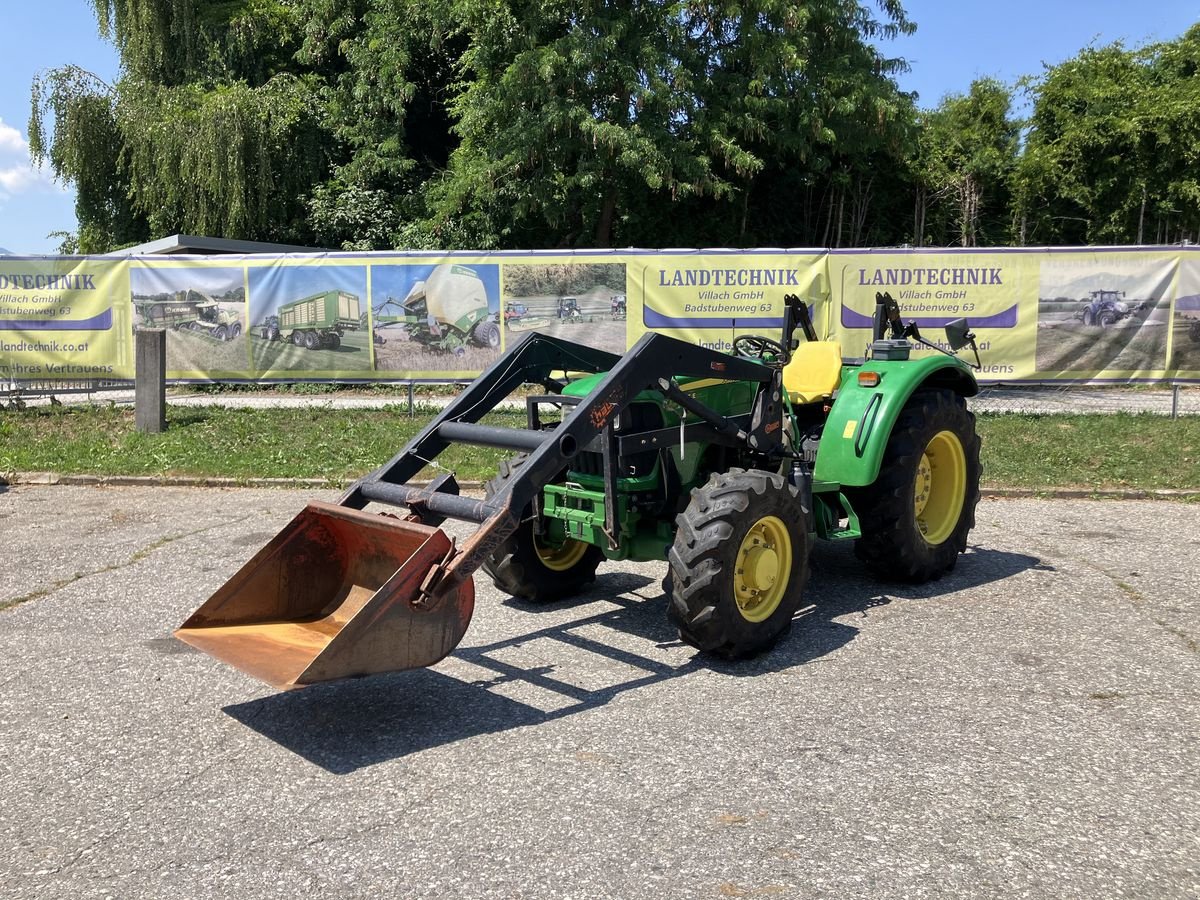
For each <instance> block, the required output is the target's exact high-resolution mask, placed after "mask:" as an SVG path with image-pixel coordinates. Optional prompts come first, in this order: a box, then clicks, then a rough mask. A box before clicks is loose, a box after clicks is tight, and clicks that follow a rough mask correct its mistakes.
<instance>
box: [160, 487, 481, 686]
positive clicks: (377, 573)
mask: <svg viewBox="0 0 1200 900" xmlns="http://www.w3.org/2000/svg"><path fill="white" fill-rule="evenodd" d="M452 549H453V544H452V542H451V540H450V538H449V537H448V536H447V535H446V534H445V532H443V531H442V530H441V529H438V528H431V527H429V526H427V525H420V524H417V523H414V522H408V521H404V520H400V519H396V518H394V517H390V516H380V515H374V514H370V513H364V512H360V511H358V510H354V509H348V508H346V507H342V506H334V505H332V504H328V503H317V502H314V503H310V504H309V505H308V506H307V507H306V508H305V509H304V511H303V512H301V513H300V514H299V515H298V516H296V518H294V519H293V520H292V521H291V522H290V523H289V524H288V525H287V527H285V528H284V529H283V530H282V531H281V532H280V533H279V534H277V535H276V536H275V538H274V539H273V540H272V541H271V542H270V543H269V544H267V545H266V546H265V547H263V549H262V550H260V551H259V552H258V554H257V555H256V556H255V557H254V558H253V559H251V560H250V561H249V562H248V563H246V565H244V566H242V568H241V569H240V570H239V571H238V572H237V574H236V575H234V576H233V577H232V578H230V579H229V581H228V582H226V584H225V585H224V586H223V587H221V589H220V590H218V591H217V592H216V593H215V594H213V595H212V597H210V598H209V599H208V601H207V602H206V603H205V604H204V605H203V606H201V607H200V608H199V609H198V610H196V612H195V613H193V614H192V616H191V618H189V619H188V620H187V621H186V622H184V623H183V626H182V627H180V628H179V629H178V630H177V631H176V632H175V636H176V637H177V638H179V639H180V640H181V641H184V642H186V643H188V644H191V645H192V646H193V647H196V648H198V649H200V650H203V651H204V652H205V653H207V654H209V655H210V656H214V657H216V658H217V659H220V660H222V661H224V662H226V663H229V664H230V665H231V666H233V667H235V668H237V669H241V670H242V671H243V672H246V673H247V674H249V675H253V676H254V677H255V678H258V679H261V680H262V681H265V682H267V683H268V684H271V685H274V686H275V687H278V688H282V689H288V688H295V687H303V686H304V685H308V684H316V683H318V682H322V681H334V680H336V679H339V678H353V677H355V676H359V675H373V674H377V673H380V672H395V671H399V670H402V669H413V668H418V667H420V666H429V665H433V664H434V663H435V662H437V661H438V660H440V659H442V658H443V657H444V656H446V654H448V653H449V652H450V651H451V650H453V649H454V647H455V646H457V645H458V642H459V641H460V640H462V636H463V634H465V633H466V630H467V625H468V623H469V622H470V621H471V612H472V610H473V609H474V606H475V588H474V585H473V583H472V582H471V580H470V579H467V580H466V581H465V582H463V584H462V585H461V586H460V587H458V588H457V589H456V590H454V591H451V592H450V593H448V594H447V595H446V596H444V597H442V598H440V599H438V600H437V601H436V602H434V603H433V604H431V605H429V606H422V605H420V604H417V603H414V601H416V600H417V598H418V596H419V589H420V587H421V583H422V582H423V581H424V580H425V578H426V576H427V575H428V573H429V571H430V570H431V569H432V568H434V567H436V566H438V565H440V564H441V563H442V562H443V561H444V560H445V559H446V558H447V556H448V554H450V553H451V551H452Z"/></svg>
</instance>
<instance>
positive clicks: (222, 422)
mask: <svg viewBox="0 0 1200 900" xmlns="http://www.w3.org/2000/svg"><path fill="white" fill-rule="evenodd" d="M435 412H436V411H435V410H433V409H424V410H419V411H418V414H417V415H416V416H415V417H412V418H410V417H409V416H408V415H406V410H404V409H395V410H387V409H383V410H355V409H347V410H340V409H330V408H328V407H307V408H303V409H228V408H224V407H170V408H169V409H168V412H167V423H168V428H167V431H166V432H164V433H163V434H158V435H150V434H141V433H139V432H138V431H136V430H135V428H134V419H133V412H132V410H129V409H125V408H116V407H108V406H90V407H89V406H63V407H39V408H36V409H26V410H23V411H19V412H18V411H7V412H0V474H3V473H4V472H58V473H61V474H68V475H156V476H167V475H192V476H201V477H214V478H219V477H224V478H235V479H236V478H247V479H249V478H324V479H328V480H329V481H330V482H331V483H332V482H340V481H342V480H344V479H346V478H353V477H356V476H358V475H361V474H363V473H365V472H367V471H370V470H371V469H373V468H375V467H376V466H378V465H380V464H381V463H383V462H386V461H387V460H388V459H390V458H391V457H392V456H394V455H395V454H396V453H397V452H398V451H399V450H400V449H401V448H402V447H403V446H404V444H405V443H406V442H407V441H408V440H409V439H410V438H411V437H412V436H413V435H414V434H416V432H417V431H418V429H420V428H421V427H422V426H424V425H425V424H426V423H427V422H428V421H429V419H430V418H432V416H433V415H434V414H435ZM483 421H484V422H485V423H487V424H493V425H507V426H516V427H519V426H521V425H523V424H524V413H523V412H521V411H516V410H513V411H496V412H493V413H491V414H489V415H488V416H487V417H486V418H485V419H484V420H483ZM978 428H979V433H980V435H981V437H982V439H983V451H982V454H983V466H984V484H985V485H988V486H993V487H1016V488H1032V489H1038V488H1050V487H1067V488H1084V489H1087V488H1095V489H1100V488H1127V489H1134V490H1156V489H1157V490H1161V489H1175V490H1186V489H1197V488H1200V418H1196V417H1189V418H1181V419H1175V420H1171V419H1167V418H1164V417H1162V416H1155V415H1148V414H1140V415H1132V414H1128V413H1116V414H1111V415H1091V416H1083V415H1079V416H1077V415H1023V414H1014V413H1001V414H985V415H980V416H979V418H978ZM505 455H506V453H505V451H499V450H488V449H483V448H479V447H463V446H455V447H451V448H450V449H449V450H448V451H447V452H446V453H444V454H443V455H442V456H441V457H439V460H438V462H439V464H440V465H441V466H443V467H445V468H448V469H452V470H454V471H455V472H456V473H457V474H458V478H459V480H461V481H486V480H487V479H489V478H491V477H492V475H494V474H495V471H496V465H497V463H498V462H499V461H500V459H501V458H503V457H504V456H505Z"/></svg>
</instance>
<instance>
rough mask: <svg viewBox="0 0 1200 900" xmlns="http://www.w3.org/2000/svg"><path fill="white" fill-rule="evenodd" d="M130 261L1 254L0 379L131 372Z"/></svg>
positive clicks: (125, 374)
mask: <svg viewBox="0 0 1200 900" xmlns="http://www.w3.org/2000/svg"><path fill="white" fill-rule="evenodd" d="M129 313H130V306H129V267H128V265H127V264H126V263H125V262H123V261H120V260H101V259H57V258H46V257H40V258H36V259H21V258H17V257H0V378H5V379H7V380H12V381H21V380H39V381H42V380H65V379H74V380H80V379H107V378H132V377H133V349H132V348H133V333H132V328H131V324H130V318H129Z"/></svg>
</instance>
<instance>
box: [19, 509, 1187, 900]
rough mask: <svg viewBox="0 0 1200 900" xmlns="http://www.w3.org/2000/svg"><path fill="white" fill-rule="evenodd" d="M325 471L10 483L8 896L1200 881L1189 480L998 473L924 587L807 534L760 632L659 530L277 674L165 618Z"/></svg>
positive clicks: (718, 893)
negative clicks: (753, 641)
mask: <svg viewBox="0 0 1200 900" xmlns="http://www.w3.org/2000/svg"><path fill="white" fill-rule="evenodd" d="M306 496H307V495H306V494H299V493H293V492H288V491H262V490H240V491H234V490H230V491H219V490H198V489H191V490H189V489H175V488H159V489H131V488H125V489H121V488H107V489H106V488H83V487H80V488H68V487H45V488H39V487H33V486H26V487H18V488H13V489H9V490H8V491H6V492H3V493H0V536H2V537H3V541H2V542H0V546H3V549H4V564H3V566H2V567H0V605H3V604H14V605H11V606H9V608H7V609H5V610H3V611H0V895H3V896H6V897H22V898H25V897H39V898H43V897H44V898H51V897H53V898H59V897H62V898H86V897H108V896H111V897H118V898H139V897H148V898H149V897H154V898H158V897H186V898H205V897H214V898H215V897H221V898H225V897H237V898H239V900H241V898H259V897H296V896H299V895H302V894H303V895H306V896H313V897H355V898H379V897H398V898H399V897H403V898H409V897H417V898H421V897H448V898H460V897H468V898H474V897H489V898H490V897H496V898H549V897H573V898H590V897H596V898H603V897H618V898H641V897H647V898H675V897H680V898H682V897H713V898H720V897H738V896H753V897H766V896H778V897H849V896H861V897H924V896H941V897H961V896H978V897H993V896H1012V897H1047V898H1050V897H1055V898H1057V897H1090V896H1106V897H1196V896H1198V895H1200V844H1198V835H1200V744H1198V741H1197V739H1198V733H1200V729H1198V725H1200V702H1197V701H1198V700H1200V688H1198V687H1197V685H1198V684H1200V679H1198V676H1200V648H1198V646H1197V642H1198V640H1200V599H1198V598H1197V593H1198V591H1197V587H1196V585H1197V583H1200V552H1198V549H1200V528H1197V525H1198V524H1200V506H1197V505H1194V504H1192V505H1189V504H1173V503H1161V502H1158V503H1155V502H1124V503H1097V502H1086V501H1079V502H1040V501H985V502H984V503H983V504H982V505H981V507H980V513H979V527H978V528H977V530H976V531H975V532H974V542H975V546H974V548H973V550H972V552H971V553H970V554H968V555H967V556H966V557H964V558H963V560H962V561H961V562H960V564H959V566H958V568H957V569H956V570H955V572H954V573H952V575H950V576H948V577H946V578H944V579H943V580H942V581H941V582H939V583H937V584H934V585H930V586H927V587H923V588H918V589H909V588H896V587H895V586H890V585H885V584H880V583H878V582H873V581H871V580H868V579H866V578H864V577H862V576H861V575H860V574H859V572H858V571H857V568H856V566H855V563H854V559H853V555H852V554H851V553H850V552H849V548H843V547H824V548H822V549H821V550H820V551H819V553H818V555H817V557H816V561H815V571H814V577H813V580H812V585H811V593H810V596H811V598H812V599H813V600H814V601H819V603H818V604H817V606H816V607H815V608H814V609H813V610H811V611H810V612H809V614H808V615H807V616H806V617H805V618H803V619H802V620H800V621H798V622H797V623H796V626H795V627H794V628H793V630H792V632H791V635H790V636H789V637H788V638H787V639H786V640H785V642H784V643H783V644H782V645H781V646H780V647H778V648H777V649H776V651H775V652H774V653H773V654H772V655H770V656H768V657H766V658H763V659H760V660H758V661H756V662H753V663H750V664H745V665H742V666H730V665H713V664H710V663H708V662H706V661H705V660H703V659H698V658H696V657H695V656H694V655H693V653H692V652H691V651H690V650H689V649H687V648H686V647H683V646H681V645H680V644H679V643H678V642H677V641H676V640H674V639H673V635H672V633H671V632H670V630H669V629H668V628H667V626H666V624H665V621H664V616H663V600H662V597H661V592H660V589H659V586H658V585H659V580H660V578H661V576H662V564H661V563H659V564H648V565H639V566H625V567H624V568H623V569H620V570H618V569H617V568H616V567H609V568H607V569H602V575H601V577H600V579H599V580H598V581H597V583H596V585H595V586H594V589H593V590H592V591H591V592H590V593H589V594H588V595H587V596H586V597H584V598H583V599H582V600H581V601H580V602H579V603H577V604H574V605H555V606H551V607H546V608H534V607H530V606H528V605H526V604H521V603H517V602H514V601H511V600H505V599H504V598H502V597H500V596H498V595H497V594H496V593H495V592H494V591H493V590H492V589H491V587H490V583H488V584H485V579H482V578H481V579H479V587H480V590H479V593H480V597H479V603H478V606H477V611H476V616H475V621H474V623H473V624H472V626H471V629H470V631H469V632H468V634H467V637H466V640H465V641H464V643H463V644H462V645H461V646H460V648H459V649H458V651H456V653H455V654H454V655H453V656H452V657H451V658H450V659H448V660H446V661H445V662H443V663H442V664H440V665H438V666H437V667H436V668H434V669H431V670H420V671H414V672H408V673H401V674H396V675H390V676H383V677H378V678H374V679H365V680H360V681H356V682H349V683H342V684H338V685H332V686H323V687H318V688H311V689H307V690H304V691H300V692H295V693H290V694H282V695H279V694H273V693H272V692H271V691H270V690H269V689H267V688H265V687H264V686H261V685H259V684H257V683H255V682H252V681H250V680H249V679H248V678H246V677H244V676H242V675H240V674H239V673H237V672H235V671H233V670H231V669H228V668H226V667H224V666H222V665H221V664H219V663H217V662H215V661H213V660H211V659H209V658H208V657H206V656H203V655H201V654H199V653H196V652H193V651H190V650H188V649H187V648H185V647H184V646H182V645H180V644H178V643H177V642H175V641H173V640H172V639H171V638H170V637H169V634H170V632H171V630H172V628H173V627H174V626H175V625H177V624H178V623H179V622H180V621H181V620H182V619H183V618H184V617H185V615H186V614H187V613H188V612H190V611H191V609H192V608H194V607H195V606H197V605H198V604H199V602H200V601H201V600H203V599H204V598H205V597H206V596H207V595H208V594H209V593H210V592H211V591H212V590H213V589H215V588H216V587H217V586H218V585H219V584H220V583H221V582H222V581H223V580H224V579H225V578H226V577H227V576H228V575H229V574H230V573H231V572H232V571H233V570H234V569H235V567H236V566H237V565H238V564H239V563H240V562H241V561H243V560H244V559H246V558H248V557H249V556H250V555H251V554H252V553H253V552H254V550H256V549H257V547H258V546H259V545H260V544H261V543H262V542H264V541H265V540H266V539H267V538H268V537H269V536H270V535H271V534H273V533H274V532H275V531H276V530H277V529H278V528H279V527H281V525H282V524H283V523H284V522H285V521H286V520H287V519H288V518H289V517H290V516H291V515H292V514H293V513H294V512H295V511H297V510H298V509H299V508H300V507H301V506H302V504H303V502H304V499H305V497H306Z"/></svg>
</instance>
